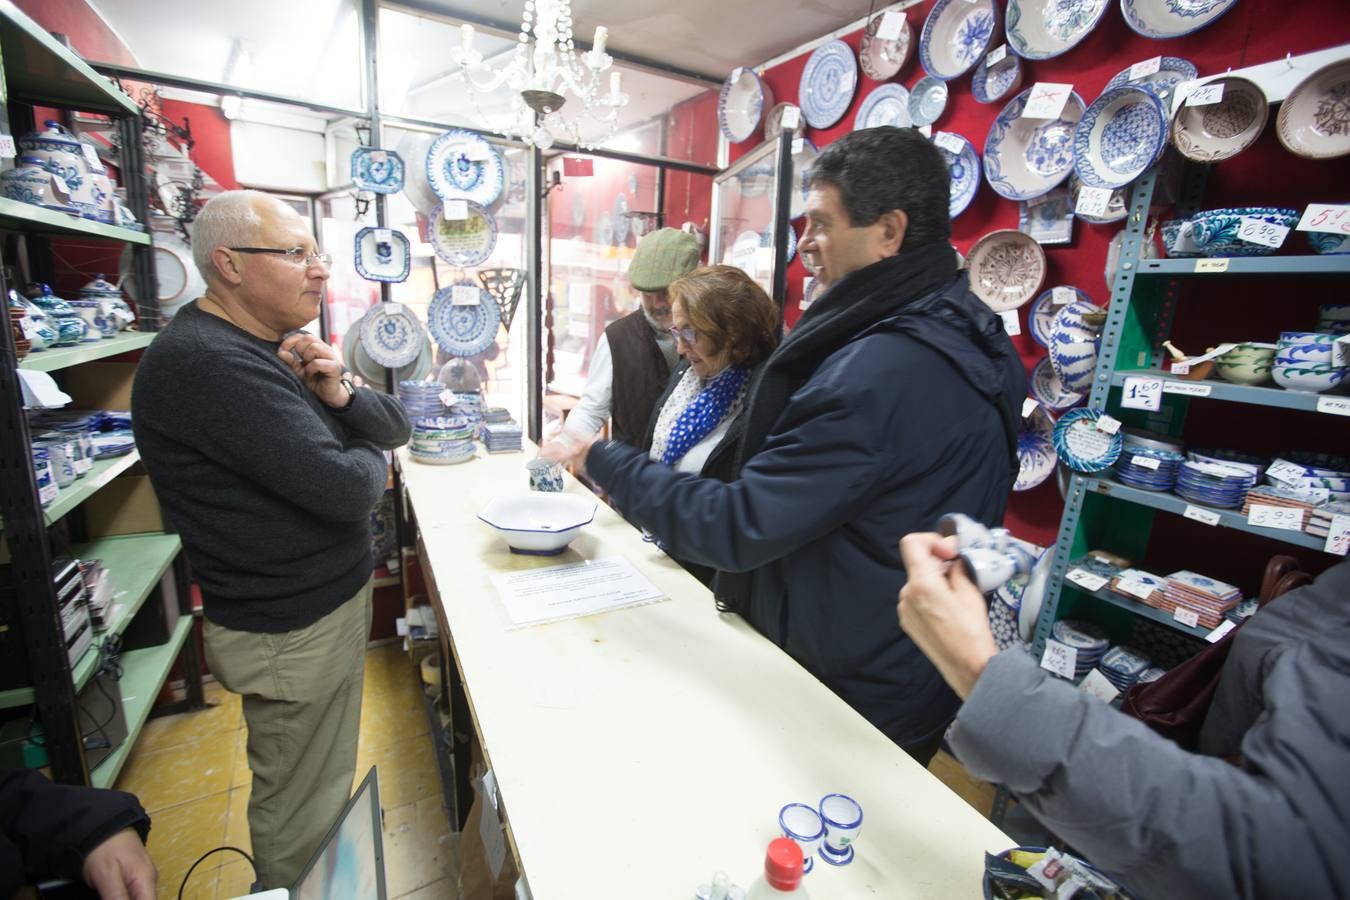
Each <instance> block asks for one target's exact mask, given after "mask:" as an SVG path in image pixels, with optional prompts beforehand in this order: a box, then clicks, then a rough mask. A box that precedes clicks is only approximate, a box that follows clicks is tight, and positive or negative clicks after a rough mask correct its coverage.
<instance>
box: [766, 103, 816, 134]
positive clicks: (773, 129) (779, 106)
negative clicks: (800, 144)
mask: <svg viewBox="0 0 1350 900" xmlns="http://www.w3.org/2000/svg"><path fill="white" fill-rule="evenodd" d="M789 108H792V109H796V110H797V127H796V128H794V129H792V136H793V137H801V136H802V135H804V134H806V117H805V116H803V115H802V111H801V110H800V109H797V104H795V103H775V104H774V105H773V108H772V109H770V110H769V111H768V112H767V113H765V114H764V140H766V141H771V140H773V139H774V138H776V137H778V135H780V134H782V133H783V113H784V112H785V111H787V110H788V109H789Z"/></svg>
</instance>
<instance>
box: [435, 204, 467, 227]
mask: <svg viewBox="0 0 1350 900" xmlns="http://www.w3.org/2000/svg"><path fill="white" fill-rule="evenodd" d="M441 215H443V216H444V217H445V220H446V221H447V222H463V221H464V220H465V219H467V218H468V217H469V201H468V200H447V201H445V203H444V204H443V205H442V206H441Z"/></svg>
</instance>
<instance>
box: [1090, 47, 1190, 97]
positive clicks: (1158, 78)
mask: <svg viewBox="0 0 1350 900" xmlns="http://www.w3.org/2000/svg"><path fill="white" fill-rule="evenodd" d="M1133 71H1134V66H1130V67H1129V68H1128V69H1122V70H1121V71H1120V72H1117V73H1116V76H1115V77H1114V78H1112V79H1111V80H1110V81H1108V82H1107V83H1106V87H1105V88H1102V90H1109V89H1110V88H1114V87H1124V86H1125V85H1127V84H1132V85H1134V86H1135V87H1141V88H1143V89H1144V90H1146V91H1148V92H1149V93H1151V94H1153V95H1154V96H1155V97H1157V98H1158V99H1159V100H1161V101H1163V102H1164V103H1167V102H1168V101H1170V100H1171V99H1172V92H1173V91H1174V90H1176V86H1177V85H1179V84H1181V82H1183V81H1191V80H1192V79H1194V78H1195V76H1196V75H1198V74H1199V70H1198V69H1197V68H1196V67H1195V64H1194V63H1193V62H1191V61H1190V60H1189V59H1182V58H1181V57H1179V56H1164V57H1162V58H1161V59H1160V60H1158V71H1156V72H1152V73H1150V74H1148V75H1143V76H1140V77H1139V78H1131V77H1130V73H1131V72H1133ZM1169 108H1170V107H1169Z"/></svg>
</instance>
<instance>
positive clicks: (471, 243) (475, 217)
mask: <svg viewBox="0 0 1350 900" xmlns="http://www.w3.org/2000/svg"><path fill="white" fill-rule="evenodd" d="M467 205H468V212H469V215H468V217H467V218H464V219H447V218H446V217H445V207H444V206H442V207H441V208H440V209H438V210H436V218H435V219H433V220H432V222H431V234H430V237H431V246H432V248H433V249H434V250H435V251H436V255H437V256H439V257H440V258H441V259H443V260H445V261H446V262H448V263H450V265H452V266H462V267H468V266H477V265H480V264H482V263H484V262H486V261H487V258H488V257H489V256H491V255H492V251H493V249H494V248H495V247H496V246H497V220H496V219H495V218H493V216H492V213H490V212H488V211H487V210H486V209H484V208H483V207H481V206H479V205H478V204H477V203H473V202H469V203H468V204H467Z"/></svg>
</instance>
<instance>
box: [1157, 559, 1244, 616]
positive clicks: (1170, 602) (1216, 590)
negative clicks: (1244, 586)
mask: <svg viewBox="0 0 1350 900" xmlns="http://www.w3.org/2000/svg"><path fill="white" fill-rule="evenodd" d="M1163 596H1164V597H1165V598H1166V603H1167V606H1165V607H1163V608H1164V609H1165V610H1166V611H1167V612H1170V613H1172V614H1173V615H1175V614H1176V608H1177V607H1181V608H1182V609H1188V610H1191V611H1192V612H1194V613H1195V614H1196V620H1197V624H1199V625H1201V626H1203V627H1205V628H1216V627H1218V624H1219V623H1220V622H1221V621H1223V614H1224V613H1226V612H1228V610H1230V609H1232V608H1233V607H1234V606H1237V605H1238V603H1239V602H1241V600H1242V591H1240V590H1239V589H1238V588H1236V587H1234V586H1233V585H1231V584H1225V583H1223V582H1222V581H1216V580H1215V579H1213V578H1209V577H1206V576H1204V575H1199V574H1197V573H1195V572H1188V571H1185V570H1182V571H1180V572H1173V573H1172V574H1171V575H1168V576H1167V585H1166V586H1165V587H1164V588H1163Z"/></svg>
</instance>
